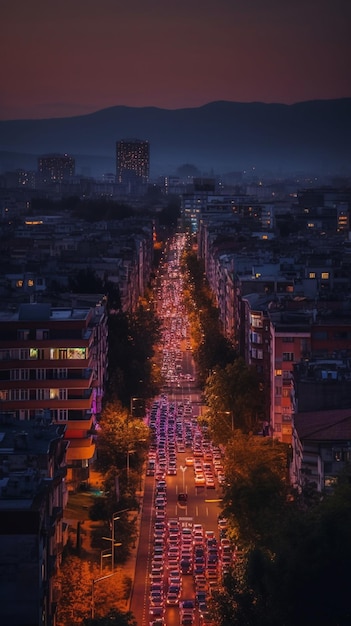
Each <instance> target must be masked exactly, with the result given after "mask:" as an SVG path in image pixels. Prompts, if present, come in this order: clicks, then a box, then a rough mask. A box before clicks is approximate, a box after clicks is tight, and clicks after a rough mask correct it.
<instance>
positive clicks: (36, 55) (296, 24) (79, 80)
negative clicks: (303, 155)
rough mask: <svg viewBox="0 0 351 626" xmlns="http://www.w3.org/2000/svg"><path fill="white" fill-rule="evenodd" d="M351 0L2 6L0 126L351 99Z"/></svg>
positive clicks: (17, 0) (117, 0)
mask: <svg viewBox="0 0 351 626" xmlns="http://www.w3.org/2000/svg"><path fill="white" fill-rule="evenodd" d="M350 26H351V0H280V1H278V0H60V1H59V2H54V1H53V0H1V3H0V47H1V57H0V58H1V60H0V68H1V69H0V85H1V87H0V119H2V120H5V119H25V118H26V119H28V118H44V117H67V116H72V115H80V114H84V113H91V112H93V111H97V110H100V109H104V108H107V107H110V106H115V105H127V106H137V107H142V106H156V107H161V108H167V109H178V108H184V107H196V106H200V105H202V104H206V103H208V102H213V101H215V100H230V101H237V102H253V101H257V102H279V103H286V104H292V103H294V102H302V101H306V100H314V99H329V98H343V97H351V70H350V59H351V37H350Z"/></svg>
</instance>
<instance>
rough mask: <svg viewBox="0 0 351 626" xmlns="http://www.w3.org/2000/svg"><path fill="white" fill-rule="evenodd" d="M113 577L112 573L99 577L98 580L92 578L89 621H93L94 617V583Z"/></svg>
mask: <svg viewBox="0 0 351 626" xmlns="http://www.w3.org/2000/svg"><path fill="white" fill-rule="evenodd" d="M113 575H114V572H112V574H106V576H100V577H99V578H94V579H93V580H92V584H91V619H94V617H95V605H94V600H95V599H94V587H95V583H98V582H100V580H105V579H106V578H111V576H113Z"/></svg>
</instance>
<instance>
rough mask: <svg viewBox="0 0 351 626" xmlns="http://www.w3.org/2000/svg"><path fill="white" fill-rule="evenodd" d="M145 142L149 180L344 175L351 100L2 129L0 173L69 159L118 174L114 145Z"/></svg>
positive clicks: (128, 111)
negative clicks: (189, 174)
mask: <svg viewBox="0 0 351 626" xmlns="http://www.w3.org/2000/svg"><path fill="white" fill-rule="evenodd" d="M128 137H137V138H140V139H148V140H149V141H150V158H151V176H156V175H160V174H171V173H174V172H175V170H176V168H177V167H179V165H182V164H183V163H192V164H194V165H196V166H197V167H198V168H199V169H200V170H201V171H202V172H203V173H206V172H215V173H224V172H228V171H242V170H247V169H251V168H252V167H255V168H256V169H257V171H258V172H266V171H272V172H274V173H278V174H279V173H293V172H306V173H311V172H313V173H340V174H342V173H344V174H345V173H347V172H349V165H350V148H351V98H343V99H339V100H316V101H310V102H301V103H297V104H293V105H282V104H263V103H258V102H254V103H237V102H212V103H210V104H207V105H205V106H202V107H197V108H187V109H177V110H168V109H159V108H155V107H144V108H136V107H125V106H116V107H112V108H108V109H103V110H101V111H97V112H96V113H93V114H90V115H82V116H77V117H70V118H55V119H41V120H11V121H0V171H6V170H9V169H15V168H17V167H24V168H31V169H36V167H37V161H36V159H37V156H38V155H40V154H45V153H53V152H59V153H64V152H67V153H69V154H72V155H73V156H75V157H76V164H77V171H78V172H79V173H86V174H87V173H89V174H90V175H92V176H99V175H101V174H102V173H105V172H108V171H112V172H114V171H115V143H116V141H117V140H118V139H121V138H128Z"/></svg>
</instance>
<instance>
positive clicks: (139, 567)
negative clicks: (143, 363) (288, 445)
mask: <svg viewBox="0 0 351 626" xmlns="http://www.w3.org/2000/svg"><path fill="white" fill-rule="evenodd" d="M195 410H196V409H195V406H194V412H195ZM189 455H191V451H189V450H187V451H186V452H184V453H183V452H182V453H177V475H176V476H167V478H166V480H167V509H166V514H167V519H169V518H175V517H176V518H178V519H179V521H180V523H181V524H182V525H186V526H192V525H193V524H194V523H195V524H196V523H201V524H202V525H203V527H204V530H214V531H215V534H216V537H217V539H218V528H217V518H218V514H219V513H220V498H221V491H220V489H219V488H218V484H217V482H216V488H215V489H207V488H206V487H202V486H201V487H196V486H195V483H194V470H193V468H192V467H186V465H185V458H186V456H189ZM181 467H182V468H185V467H186V469H185V470H183V471H182V469H181ZM183 491H185V492H186V493H187V494H188V502H187V504H186V506H184V505H179V504H178V502H177V497H178V493H179V492H183ZM154 492H155V478H154V477H152V476H146V477H145V484H144V498H143V507H142V513H141V525H140V537H139V545H138V553H137V560H136V569H135V580H134V588H133V595H132V601H131V610H132V612H133V613H134V615H135V617H136V620H137V623H138V626H145V625H147V626H148V624H149V602H148V598H149V570H150V554H151V549H152V545H153V524H154ZM194 592H195V588H194V583H193V576H192V574H187V575H183V576H182V598H185V597H187V598H189V597H194ZM165 623H166V624H167V626H178V625H179V609H178V607H169V608H167V609H166V614H165Z"/></svg>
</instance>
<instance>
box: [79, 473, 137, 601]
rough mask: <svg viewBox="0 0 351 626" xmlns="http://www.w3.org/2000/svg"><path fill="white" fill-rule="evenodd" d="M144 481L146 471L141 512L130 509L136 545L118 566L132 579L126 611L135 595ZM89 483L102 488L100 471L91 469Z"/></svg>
mask: <svg viewBox="0 0 351 626" xmlns="http://www.w3.org/2000/svg"><path fill="white" fill-rule="evenodd" d="M144 481H145V472H143V474H142V479H141V489H140V490H137V491H136V497H137V499H138V501H139V512H137V511H130V518H131V519H133V518H136V531H137V540H136V542H135V545H133V546H132V548H131V552H130V555H129V557H128V559H127V560H126V562H125V563H123V564H120V565H118V566H116V570H117V571H120V572H121V573H122V574H123V576H126V577H127V578H129V579H130V580H131V588H130V593H129V597H128V598H127V599H126V600H125V607H124V608H125V610H126V611H129V610H130V606H131V602H132V597H133V589H134V579H135V567H136V560H137V554H138V547H139V537H140V524H141V516H142V509H143V498H144ZM89 485H90V488H91V490H92V491H93V492H95V491H96V492H99V491H100V490H101V488H102V476H101V474H100V473H99V472H96V471H95V470H91V471H90V480H89ZM88 527H89V523H85V529H86V530H87V529H88ZM85 541H90V537H87V536H86V537H85Z"/></svg>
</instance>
